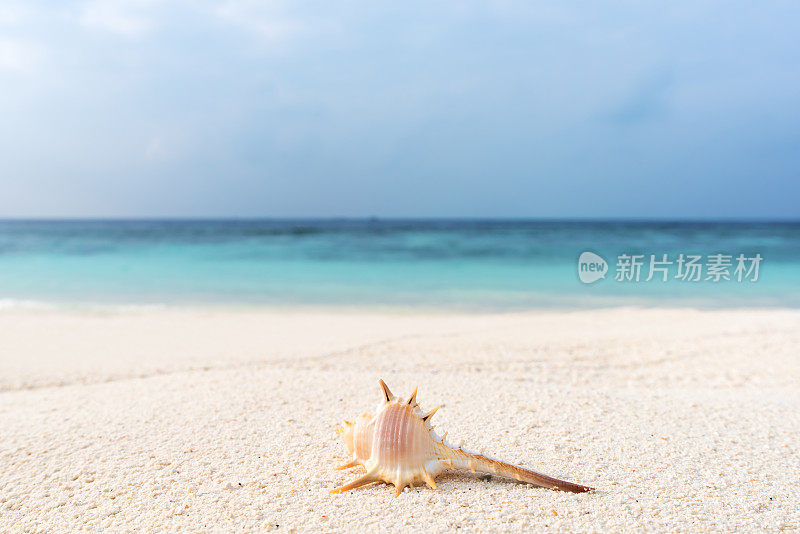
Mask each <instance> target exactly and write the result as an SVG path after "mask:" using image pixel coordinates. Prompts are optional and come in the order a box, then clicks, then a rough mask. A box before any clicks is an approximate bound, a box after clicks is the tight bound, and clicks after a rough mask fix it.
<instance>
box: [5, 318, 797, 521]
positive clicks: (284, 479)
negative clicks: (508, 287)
mask: <svg viewBox="0 0 800 534" xmlns="http://www.w3.org/2000/svg"><path fill="white" fill-rule="evenodd" d="M798 348H800V311H798V310H720V311H696V310H688V309H687V310H680V309H670V310H666V309H665V310H651V309H614V310H595V311H581V312H556V311H542V312H528V313H509V314H486V315H478V314H464V315H459V314H448V313H420V314H411V313H401V312H376V313H370V312H367V311H348V310H330V309H329V310H316V311H315V310H294V311H287V310H249V311H247V310H238V311H235V310H227V311H225V310H161V311H158V310H154V311H139V312H126V313H99V312H97V313H88V312H76V311H71V312H66V311H64V312H56V311H20V310H16V311H14V310H6V311H3V312H0V466H2V470H1V471H0V530H2V531H26V530H30V531H74V530H76V529H88V530H97V529H101V528H108V529H113V530H115V531H127V530H133V529H142V530H145V531H153V530H167V531H175V530H190V531H207V530H217V531H220V530H222V531H229V530H287V531H312V530H313V531H317V530H322V531H348V530H356V531H374V530H376V529H378V528H380V529H387V530H401V529H411V530H414V531H419V530H421V531H454V530H457V529H460V530H466V531H474V530H507V531H523V530H524V531H529V530H546V529H553V530H557V531H579V532H583V531H639V530H648V531H651V530H659V531H687V532H697V531H725V532H728V531H755V530H770V531H782V530H784V531H798V530H800V504H798V497H797V492H798V484H800V439H798V437H800V355H798ZM379 377H380V378H384V379H385V380H386V381H387V383H388V384H389V385H390V386H391V388H392V389H393V390H394V392H395V393H397V394H401V395H408V394H409V393H410V392H411V390H412V389H413V387H414V386H415V385H419V387H420V389H419V395H418V400H419V402H420V404H421V406H422V408H423V409H425V408H429V407H430V408H432V407H434V406H436V405H438V404H443V405H444V406H443V408H442V409H441V410H440V411H439V413H438V414H437V415H436V418H435V420H436V421H437V430H438V431H439V432H444V431H447V432H449V438H448V439H449V440H451V441H453V442H455V443H458V442H459V441H460V440H462V439H463V440H464V442H465V445H466V446H467V447H469V448H473V449H476V450H481V449H483V450H485V451H486V452H488V453H492V454H494V455H495V456H498V457H501V458H503V459H506V460H508V461H512V462H516V463H520V464H522V465H525V466H527V467H530V468H533V469H536V470H540V471H543V472H546V473H548V474H551V475H554V476H557V477H562V478H566V479H568V480H572V481H575V482H580V483H584V484H588V485H592V486H595V487H597V492H596V493H593V494H580V495H575V494H570V493H561V492H556V491H549V490H543V489H538V488H535V487H532V486H529V485H525V484H519V483H515V482H510V481H506V480H502V479H498V478H496V477H479V476H476V475H471V474H451V475H444V476H442V477H440V478H439V479H438V480H437V482H438V483H439V488H438V490H437V491H431V490H429V489H427V488H417V489H415V490H410V489H407V490H406V491H405V492H404V493H403V494H402V495H401V496H400V497H398V498H395V497H394V492H393V491H392V490H391V489H390V488H387V487H386V486H384V485H376V486H371V487H367V488H362V489H359V490H355V491H352V492H349V493H344V494H341V495H332V494H330V493H329V492H328V490H330V489H331V488H333V487H335V486H337V485H340V484H342V483H344V482H346V481H349V480H351V479H353V478H355V477H356V474H357V471H356V470H352V472H347V471H333V470H332V469H331V468H332V466H334V465H336V464H340V463H342V462H343V461H345V460H346V453H345V449H344V447H343V445H342V444H341V443H340V442H339V441H338V438H337V436H336V434H335V433H334V425H335V424H336V423H337V422H338V421H340V420H342V419H344V418H347V417H352V416H355V415H358V414H360V413H362V412H364V411H368V410H372V409H373V408H374V407H375V406H376V405H377V403H378V400H379V398H380V390H379V388H378V384H377V380H378V378H379Z"/></svg>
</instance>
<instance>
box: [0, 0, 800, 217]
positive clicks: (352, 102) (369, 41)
mask: <svg viewBox="0 0 800 534" xmlns="http://www.w3.org/2000/svg"><path fill="white" fill-rule="evenodd" d="M798 35H800V7H798V5H797V4H796V3H793V2H761V3H756V4H753V3H748V2H669V3H663V4H655V3H652V2H646V3H613V4H610V5H601V4H589V5H588V6H587V4H585V3H574V4H573V3H565V2H549V3H545V2H525V1H519V2H515V1H505V2H500V1H498V2H469V1H457V2H456V1H454V2H414V1H411V2H394V3H389V2H302V1H256V0H229V1H226V2H211V1H200V0H198V1H190V0H185V1H180V0H179V1H169V2H168V1H161V0H104V1H100V0H92V1H81V2H69V1H65V2H36V1H24V2H23V1H21V2H14V1H13V0H11V1H6V2H3V3H2V4H0V117H1V119H0V186H2V195H0V217H2V216H160V215H171V216H226V215H227V216H309V215H317V216H336V215H344V216H368V215H384V216H437V215H438V216H530V217H553V216H562V217H575V216H605V217H614V216H618V217H625V216H638V217H642V216H645V217H647V216H655V217H716V216H723V217H800V208H798V205H800V203H798V202H797V199H798V198H799V197H800V106H798V95H800V52H799V51H800V39H799V38H798V37H797V36H798Z"/></svg>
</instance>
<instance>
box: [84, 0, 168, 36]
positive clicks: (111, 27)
mask: <svg viewBox="0 0 800 534" xmlns="http://www.w3.org/2000/svg"><path fill="white" fill-rule="evenodd" d="M155 3H156V1H155V0H96V1H93V2H89V3H88V4H86V5H85V6H84V9H83V13H82V14H81V16H80V21H81V24H83V25H84V26H85V27H88V28H95V29H100V30H105V31H108V32H111V33H114V34H117V35H121V36H124V37H138V36H140V35H142V34H144V33H146V32H148V31H149V30H150V29H151V28H152V27H153V21H152V20H151V18H150V17H149V16H148V13H146V11H147V9H148V8H149V7H151V6H152V5H154V4H155Z"/></svg>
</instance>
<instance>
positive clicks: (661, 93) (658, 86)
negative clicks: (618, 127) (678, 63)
mask: <svg viewBox="0 0 800 534" xmlns="http://www.w3.org/2000/svg"><path fill="white" fill-rule="evenodd" d="M673 83H674V76H673V74H672V72H671V71H669V70H661V71H658V72H656V73H655V74H653V75H651V76H649V77H647V78H646V79H644V80H643V81H641V82H640V83H639V84H638V85H637V86H635V87H634V88H633V90H632V91H631V92H630V94H629V95H628V96H627V97H626V98H625V99H624V101H623V102H622V103H621V104H619V105H618V106H617V107H616V108H615V109H613V110H612V111H611V113H609V114H608V118H609V119H610V120H611V121H612V122H615V123H617V124H635V123H640V122H645V121H647V120H650V119H653V118H655V117H657V116H660V115H662V114H663V113H665V112H666V111H667V92H668V91H669V89H670V87H671V86H672V85H673Z"/></svg>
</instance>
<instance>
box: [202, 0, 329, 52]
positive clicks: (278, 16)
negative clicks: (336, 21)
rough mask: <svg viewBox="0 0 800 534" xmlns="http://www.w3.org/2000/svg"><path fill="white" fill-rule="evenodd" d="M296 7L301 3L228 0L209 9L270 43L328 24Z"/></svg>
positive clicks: (282, 0) (225, 20)
mask: <svg viewBox="0 0 800 534" xmlns="http://www.w3.org/2000/svg"><path fill="white" fill-rule="evenodd" d="M298 6H300V3H297V2H291V1H285V0H273V1H270V2H265V1H257V0H227V1H226V2H224V3H222V4H221V5H219V6H217V7H215V8H214V9H213V10H212V12H213V14H214V15H215V16H216V17H217V18H218V19H219V20H220V21H222V22H223V23H225V24H228V25H232V26H236V27H238V28H241V29H243V30H245V31H247V32H249V33H250V34H252V35H254V36H255V37H257V38H258V39H259V40H262V41H264V42H266V43H269V44H279V43H284V42H287V41H289V40H291V39H293V38H296V37H300V36H307V35H310V34H313V33H316V32H318V31H319V30H321V29H323V27H326V26H329V25H330V24H325V23H322V22H321V21H320V20H317V19H315V18H314V17H313V16H311V15H310V14H309V13H297V11H298V10H299V9H300V7H298Z"/></svg>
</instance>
